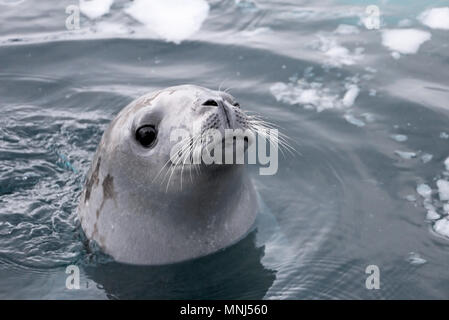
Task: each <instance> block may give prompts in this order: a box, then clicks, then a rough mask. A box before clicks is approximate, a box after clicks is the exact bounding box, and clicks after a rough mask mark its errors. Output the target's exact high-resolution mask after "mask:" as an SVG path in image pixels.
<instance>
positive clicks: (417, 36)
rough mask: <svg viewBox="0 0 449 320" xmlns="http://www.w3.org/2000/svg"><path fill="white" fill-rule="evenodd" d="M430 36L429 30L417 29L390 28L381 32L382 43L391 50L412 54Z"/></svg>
mask: <svg viewBox="0 0 449 320" xmlns="http://www.w3.org/2000/svg"><path fill="white" fill-rule="evenodd" d="M431 37H432V35H431V34H430V33H429V32H427V31H422V30H418V29H391V30H385V31H383V32H382V44H383V45H384V46H385V47H387V48H389V49H390V50H392V51H397V52H399V53H402V54H413V53H417V52H418V50H419V47H420V46H421V45H422V44H423V43H424V42H426V41H428V40H430V38H431Z"/></svg>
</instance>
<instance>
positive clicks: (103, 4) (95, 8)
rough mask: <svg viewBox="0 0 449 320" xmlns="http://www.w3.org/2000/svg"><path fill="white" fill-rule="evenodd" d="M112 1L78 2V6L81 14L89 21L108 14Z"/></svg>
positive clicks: (86, 0)
mask: <svg viewBox="0 0 449 320" xmlns="http://www.w3.org/2000/svg"><path fill="white" fill-rule="evenodd" d="M112 3H114V0H80V2H79V6H80V11H81V13H82V14H84V15H86V16H87V17H88V18H89V19H97V18H100V17H101V16H103V15H105V14H106V13H108V12H109V9H110V8H111V6H112Z"/></svg>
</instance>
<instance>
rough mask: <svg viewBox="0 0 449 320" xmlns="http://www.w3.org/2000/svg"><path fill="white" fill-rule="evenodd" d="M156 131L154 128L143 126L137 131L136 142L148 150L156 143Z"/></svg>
mask: <svg viewBox="0 0 449 320" xmlns="http://www.w3.org/2000/svg"><path fill="white" fill-rule="evenodd" d="M156 137H157V131H156V128H155V127H154V126H151V125H145V126H142V127H140V128H139V129H137V131H136V140H137V141H139V142H140V144H141V145H142V146H144V147H145V148H150V147H152V146H153V144H154V142H155V141H156Z"/></svg>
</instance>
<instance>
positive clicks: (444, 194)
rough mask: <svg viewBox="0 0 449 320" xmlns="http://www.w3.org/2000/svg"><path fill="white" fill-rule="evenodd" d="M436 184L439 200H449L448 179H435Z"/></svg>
mask: <svg viewBox="0 0 449 320" xmlns="http://www.w3.org/2000/svg"><path fill="white" fill-rule="evenodd" d="M437 186H438V193H439V195H440V200H441V201H446V200H449V181H446V180H442V179H440V180H438V181H437Z"/></svg>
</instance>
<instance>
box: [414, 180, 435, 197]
mask: <svg viewBox="0 0 449 320" xmlns="http://www.w3.org/2000/svg"><path fill="white" fill-rule="evenodd" d="M416 192H418V194H419V195H420V196H421V197H423V198H426V199H428V198H430V196H431V195H432V189H431V188H430V187H429V186H428V185H427V184H424V183H421V184H419V185H418V187H416Z"/></svg>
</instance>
